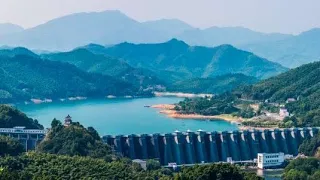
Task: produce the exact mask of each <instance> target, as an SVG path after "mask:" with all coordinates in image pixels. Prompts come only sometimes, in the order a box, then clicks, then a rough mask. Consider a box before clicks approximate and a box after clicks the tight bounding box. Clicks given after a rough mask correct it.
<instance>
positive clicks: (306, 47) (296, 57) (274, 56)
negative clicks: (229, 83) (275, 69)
mask: <svg viewBox="0 0 320 180" xmlns="http://www.w3.org/2000/svg"><path fill="white" fill-rule="evenodd" d="M319 46H320V28H315V29H311V30H309V31H306V32H303V33H301V34H299V35H296V36H292V37H290V38H285V39H282V40H277V41H270V42H260V43H253V44H247V45H242V46H239V47H240V48H242V49H245V50H248V51H251V52H254V53H256V54H257V55H259V56H262V57H265V58H267V59H269V60H271V61H275V62H278V63H280V64H282V65H284V66H286V67H290V68H294V67H298V66H300V65H302V64H306V63H310V62H314V61H320V51H319V48H318V47H319Z"/></svg>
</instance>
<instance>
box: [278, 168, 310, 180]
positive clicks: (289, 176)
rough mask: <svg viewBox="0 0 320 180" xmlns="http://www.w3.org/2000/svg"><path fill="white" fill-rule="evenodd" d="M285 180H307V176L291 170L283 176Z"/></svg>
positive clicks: (302, 172) (304, 173)
mask: <svg viewBox="0 0 320 180" xmlns="http://www.w3.org/2000/svg"><path fill="white" fill-rule="evenodd" d="M284 179H285V180H306V179H308V174H307V173H306V172H304V171H298V170H295V169H291V170H290V171H289V172H288V173H286V174H285V176H284Z"/></svg>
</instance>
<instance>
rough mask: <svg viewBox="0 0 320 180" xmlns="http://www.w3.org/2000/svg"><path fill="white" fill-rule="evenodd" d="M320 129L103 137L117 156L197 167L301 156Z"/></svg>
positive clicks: (177, 132) (189, 132)
mask: <svg viewBox="0 0 320 180" xmlns="http://www.w3.org/2000/svg"><path fill="white" fill-rule="evenodd" d="M318 131H319V128H291V129H272V130H245V131H224V132H205V131H201V130H200V131H197V132H191V131H188V132H179V131H176V132H174V133H168V134H142V135H137V134H132V135H128V136H124V135H118V136H110V135H107V136H103V141H104V142H105V143H107V144H108V145H110V146H111V147H112V148H113V149H114V150H115V151H116V152H117V153H119V154H121V155H123V156H124V157H128V158H131V159H158V160H159V161H160V163H161V164H162V165H168V163H177V164H178V165H180V164H195V163H209V162H220V161H227V158H230V157H231V158H232V160H233V161H247V160H253V159H255V158H257V154H258V153H278V152H283V153H284V154H290V155H293V156H296V155H298V147H299V145H300V144H301V143H302V141H303V140H304V139H306V138H308V137H313V136H314V135H316V134H317V133H318Z"/></svg>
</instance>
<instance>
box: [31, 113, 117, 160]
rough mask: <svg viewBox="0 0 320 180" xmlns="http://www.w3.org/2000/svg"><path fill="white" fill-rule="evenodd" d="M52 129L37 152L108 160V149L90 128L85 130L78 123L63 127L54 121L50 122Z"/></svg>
mask: <svg viewBox="0 0 320 180" xmlns="http://www.w3.org/2000/svg"><path fill="white" fill-rule="evenodd" d="M51 124H52V127H51V130H50V132H49V134H48V135H47V137H46V138H45V140H43V141H42V142H41V143H40V144H39V145H38V146H37V151H38V152H45V153H51V154H61V155H70V156H76V155H77V156H89V157H94V158H107V159H108V160H110V158H111V157H110V155H111V150H110V147H109V146H108V145H106V144H104V143H103V142H102V140H101V138H100V136H99V134H98V133H97V131H96V130H95V129H94V128H92V127H89V128H87V129H86V128H85V127H83V126H82V125H81V124H79V123H72V124H71V125H70V126H64V125H62V123H61V122H60V121H58V120H56V119H54V120H53V121H52V123H51Z"/></svg>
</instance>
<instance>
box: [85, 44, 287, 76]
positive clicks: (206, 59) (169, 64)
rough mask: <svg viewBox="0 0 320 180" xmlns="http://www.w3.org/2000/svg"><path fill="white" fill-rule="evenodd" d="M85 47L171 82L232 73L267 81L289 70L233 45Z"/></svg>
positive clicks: (120, 45)
mask: <svg viewBox="0 0 320 180" xmlns="http://www.w3.org/2000/svg"><path fill="white" fill-rule="evenodd" d="M84 48H86V49H88V50H90V51H91V52H94V53H96V54H103V55H107V56H111V57H116V58H119V59H122V60H124V61H126V62H127V63H128V64H130V65H131V66H133V67H138V68H144V69H149V70H151V71H153V72H156V73H157V75H158V77H160V78H161V79H167V80H171V81H176V80H181V79H190V78H196V77H201V78H207V77H214V76H219V75H224V74H229V73H242V74H245V75H248V76H254V77H256V78H259V79H264V78H268V77H270V76H274V75H276V74H279V73H281V72H284V71H286V70H287V69H286V68H284V67H283V66H281V65H280V64H277V63H273V62H270V61H268V60H266V59H263V58H260V57H258V56H256V55H254V54H252V53H250V52H246V51H242V50H239V49H237V48H235V47H233V46H231V45H221V46H217V47H214V48H209V47H203V46H189V45H188V44H186V43H185V42H183V41H180V40H177V39H172V40H170V41H168V42H165V43H157V44H132V43H121V44H117V45H115V46H111V47H102V46H97V45H89V46H86V47H84Z"/></svg>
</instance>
